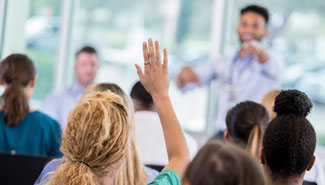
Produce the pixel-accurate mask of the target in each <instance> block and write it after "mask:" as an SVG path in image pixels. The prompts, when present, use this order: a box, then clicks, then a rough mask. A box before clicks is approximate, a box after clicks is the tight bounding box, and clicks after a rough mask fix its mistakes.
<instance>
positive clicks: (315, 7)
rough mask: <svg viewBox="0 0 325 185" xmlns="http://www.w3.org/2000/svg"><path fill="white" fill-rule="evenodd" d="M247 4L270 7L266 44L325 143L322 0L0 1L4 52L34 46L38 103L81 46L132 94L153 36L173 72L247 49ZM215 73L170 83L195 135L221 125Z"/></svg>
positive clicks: (64, 82) (59, 85) (106, 78)
mask: <svg viewBox="0 0 325 185" xmlns="http://www.w3.org/2000/svg"><path fill="white" fill-rule="evenodd" d="M249 4H258V5H262V6H265V7H267V8H268V9H269V11H270V13H271V21H270V24H269V29H270V36H269V37H268V39H267V40H265V43H264V44H265V45H266V46H268V47H269V48H270V49H271V50H272V51H274V52H276V53H277V54H279V55H280V56H282V58H283V61H284V66H285V71H284V72H283V74H282V88H284V89H299V90H301V91H304V92H306V93H307V94H308V95H309V96H310V97H311V99H312V100H313V102H314V105H315V106H314V108H313V111H312V113H311V114H310V116H309V117H308V118H309V119H310V121H311V122H312V123H313V125H314V127H315V128H316V131H317V136H318V144H320V145H325V123H324V121H325V119H324V118H325V116H324V114H325V14H324V12H325V3H324V2H323V0H308V1H304V0H286V1H283V0H272V1H270V0H200V1H197V0H155V1H152V0H137V1H134V0H123V1H121V0H110V1H107V0H64V1H63V0H0V58H1V59H3V58H4V57H6V56H8V55H9V54H11V53H13V52H21V53H26V54H27V55H28V56H30V57H31V58H32V59H33V61H34V62H35V64H36V67H37V72H38V76H39V81H38V84H37V87H36V90H35V94H34V96H33V100H32V102H31V103H32V105H33V106H34V107H40V105H41V104H42V101H43V100H44V98H45V97H46V96H48V95H49V94H50V93H51V92H57V91H61V90H62V89H64V88H66V87H67V86H68V85H69V84H71V83H72V82H73V81H74V72H73V64H74V57H75V52H76V51H77V50H78V49H80V48H81V47H82V46H84V45H91V46H93V47H95V48H96V49H97V50H98V51H99V55H100V58H101V66H100V70H99V72H98V75H97V78H96V81H97V82H114V83H117V84H118V85H120V86H121V87H122V88H123V89H124V90H125V91H126V92H129V91H130V88H131V86H132V85H133V84H134V83H135V81H137V79H138V78H137V74H136V71H135V68H134V65H133V64H135V63H142V62H143V60H142V53H141V52H142V51H141V49H142V48H141V44H142V42H143V41H145V40H146V39H147V38H149V37H151V38H153V39H155V40H159V41H160V42H161V45H162V46H163V47H165V48H167V49H168V52H169V60H170V68H171V69H170V70H171V77H172V80H173V78H175V75H176V74H177V73H178V72H179V70H180V69H181V67H182V66H184V65H191V66H195V65H198V64H200V63H201V62H206V61H207V60H209V59H210V58H213V57H215V56H218V55H221V54H232V53H234V51H236V50H237V49H238V48H239V42H238V37H237V34H236V32H235V28H236V26H237V23H238V19H239V13H240V12H239V11H240V9H241V8H242V7H244V6H246V5H249ZM217 83H218V81H217V80H216V81H215V82H213V83H212V84H210V85H209V86H206V87H204V88H200V89H195V90H193V91H191V92H189V93H186V94H183V93H181V92H180V91H179V90H178V89H177V88H176V85H175V84H174V83H173V82H172V83H171V89H170V92H171V98H172V100H173V103H174V105H175V109H176V113H177V115H178V117H179V120H180V122H181V124H182V126H183V128H184V129H185V130H187V131H189V132H190V133H191V134H192V135H194V136H196V137H197V138H202V137H203V136H208V135H209V134H211V133H213V131H214V130H213V126H214V118H215V116H216V115H215V113H216V108H215V107H216V96H217V94H216V88H217V87H216V84H217Z"/></svg>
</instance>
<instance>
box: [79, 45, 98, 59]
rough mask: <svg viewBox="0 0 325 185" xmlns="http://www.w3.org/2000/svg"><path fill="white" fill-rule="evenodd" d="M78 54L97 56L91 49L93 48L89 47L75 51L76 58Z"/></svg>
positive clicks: (93, 49) (94, 50)
mask: <svg viewBox="0 0 325 185" xmlns="http://www.w3.org/2000/svg"><path fill="white" fill-rule="evenodd" d="M80 53H89V54H95V55H98V53H97V51H96V49H95V48H93V47H91V46H84V47H82V48H81V49H80V50H78V51H77V53H76V57H77V56H78V55H79V54H80Z"/></svg>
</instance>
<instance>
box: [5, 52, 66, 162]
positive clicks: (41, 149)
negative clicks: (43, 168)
mask: <svg viewBox="0 0 325 185" xmlns="http://www.w3.org/2000/svg"><path fill="white" fill-rule="evenodd" d="M36 81H37V76H36V70H35V67H34V64H33V62H32V60H31V59H30V58H28V57H27V56H26V55H22V54H12V55H10V56H8V57H7V58H5V59H4V60H3V61H2V62H1V64H0V84H1V85H3V86H4V89H5V90H4V93H3V94H2V96H1V98H2V104H1V107H0V132H1V134H0V152H4V153H11V154H16V153H17V154H33V155H43V156H61V155H62V154H61V153H60V151H59V147H60V140H61V136H60V132H61V131H60V126H59V124H58V123H57V122H56V121H55V120H53V119H52V118H50V117H49V116H47V115H45V114H43V113H41V112H39V111H36V110H34V109H32V108H31V107H30V106H29V104H28V100H29V99H30V98H31V97H32V95H33V92H34V87H35V85H36Z"/></svg>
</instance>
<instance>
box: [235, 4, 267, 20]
mask: <svg viewBox="0 0 325 185" xmlns="http://www.w3.org/2000/svg"><path fill="white" fill-rule="evenodd" d="M246 12H254V13H257V14H260V15H261V16H262V17H263V18H264V20H265V23H266V24H267V23H268V22H269V17H270V14H269V12H268V10H267V9H266V8H264V7H262V6H258V5H249V6H247V7H245V8H243V9H241V11H240V15H243V14H245V13H246Z"/></svg>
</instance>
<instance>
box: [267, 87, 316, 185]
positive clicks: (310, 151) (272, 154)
mask: <svg viewBox="0 0 325 185" xmlns="http://www.w3.org/2000/svg"><path fill="white" fill-rule="evenodd" d="M312 106H313V104H312V103H311V101H310V99H309V98H308V97H307V95H306V94H304V93H302V92H300V91H297V90H286V91H281V92H280V93H279V95H278V96H277V97H276V98H275V104H274V112H275V113H276V115H277V116H276V118H274V119H273V120H272V121H271V123H270V124H269V125H268V126H267V128H266V130H265V134H264V138H263V149H262V153H261V162H262V164H263V167H264V172H265V174H266V176H267V178H268V182H269V184H270V185H279V184H280V185H281V184H286V185H301V184H302V182H303V178H304V175H305V173H306V171H309V170H310V169H311V168H312V167H313V165H314V163H315V159H316V158H315V156H314V152H315V147H316V133H315V130H314V128H313V126H312V125H311V124H310V122H309V121H308V120H307V119H306V116H307V115H308V114H309V112H310V110H311V108H312Z"/></svg>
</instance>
